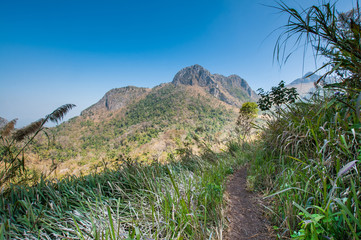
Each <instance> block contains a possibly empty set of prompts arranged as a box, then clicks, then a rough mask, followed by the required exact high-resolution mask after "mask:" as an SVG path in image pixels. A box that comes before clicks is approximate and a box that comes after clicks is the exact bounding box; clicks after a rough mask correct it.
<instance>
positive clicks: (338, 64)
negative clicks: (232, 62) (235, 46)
mask: <svg viewBox="0 0 361 240" xmlns="http://www.w3.org/2000/svg"><path fill="white" fill-rule="evenodd" d="M358 6H359V4H358V1H357V8H356V9H352V10H350V11H349V12H347V13H339V12H338V11H337V10H336V5H335V3H332V1H323V2H322V4H321V5H319V6H316V5H314V6H311V7H309V8H306V9H303V8H301V9H300V10H296V9H295V8H292V7H290V6H288V5H286V4H285V3H284V2H283V1H280V2H278V4H277V6H275V8H276V9H277V10H279V11H280V12H281V13H284V14H286V15H287V16H288V21H287V24H285V25H284V26H283V27H281V28H280V29H281V30H282V32H281V34H280V36H279V38H278V39H277V42H276V45H275V48H274V52H273V54H274V58H275V59H277V61H278V62H280V63H281V64H282V63H285V62H286V61H287V60H288V58H289V56H290V55H291V54H292V53H293V52H294V50H295V49H297V48H298V47H300V46H305V48H307V46H312V47H313V49H314V51H315V57H318V56H320V55H321V56H324V57H326V58H327V59H328V61H327V62H326V63H325V64H324V65H323V66H322V67H321V68H320V69H322V68H324V67H330V68H329V70H328V71H327V72H326V74H325V75H324V77H326V76H327V75H330V74H332V73H336V74H337V75H339V77H340V78H341V81H342V84H343V86H345V87H347V88H349V89H350V88H358V89H360V88H361V81H360V72H361V41H360V39H361V18H360V16H361V13H360V10H359V7H358Z"/></svg>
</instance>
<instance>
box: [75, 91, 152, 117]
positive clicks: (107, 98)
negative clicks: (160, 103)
mask: <svg viewBox="0 0 361 240" xmlns="http://www.w3.org/2000/svg"><path fill="white" fill-rule="evenodd" d="M148 92H149V89H148V88H138V87H133V86H128V87H123V88H114V89H112V90H110V91H109V92H107V93H106V94H105V95H104V97H103V98H102V99H100V100H99V102H97V103H96V104H94V105H92V106H90V107H89V108H87V109H85V110H84V111H82V112H81V115H82V116H86V115H90V116H91V115H93V114H94V113H96V112H100V111H115V110H118V109H120V108H122V107H125V106H126V105H128V104H130V103H131V102H132V101H134V100H136V99H139V97H141V96H142V95H144V94H146V93H148Z"/></svg>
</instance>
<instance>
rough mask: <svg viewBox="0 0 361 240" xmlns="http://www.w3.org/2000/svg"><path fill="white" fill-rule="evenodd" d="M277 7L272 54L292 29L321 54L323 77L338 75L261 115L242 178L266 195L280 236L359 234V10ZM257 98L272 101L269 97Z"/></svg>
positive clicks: (328, 6)
mask: <svg viewBox="0 0 361 240" xmlns="http://www.w3.org/2000/svg"><path fill="white" fill-rule="evenodd" d="M278 8H279V9H280V10H281V11H282V12H284V13H286V14H287V15H288V16H289V21H288V24H287V25H286V26H285V29H284V33H283V34H281V37H280V41H279V45H277V48H276V52H277V53H278V51H280V50H283V49H285V48H284V46H285V45H287V43H289V41H291V40H292V39H293V38H292V37H291V36H294V35H298V36H296V38H295V39H296V44H298V43H300V42H299V41H300V39H302V37H305V40H306V42H307V43H308V44H309V45H311V46H313V47H314V48H315V49H314V50H315V51H316V52H317V53H318V54H320V55H323V56H324V57H325V58H326V59H328V62H326V63H325V66H331V68H329V70H328V71H327V73H326V74H325V75H324V77H325V76H327V75H333V76H334V77H335V79H336V80H337V81H336V83H333V84H329V85H326V86H325V87H324V89H323V90H320V91H319V92H317V93H315V94H314V96H313V97H312V98H311V99H310V100H308V101H300V100H299V101H296V102H294V103H292V102H287V101H286V102H283V103H286V104H284V105H283V106H281V107H280V106H279V107H278V108H276V111H275V112H270V113H269V114H268V117H267V118H266V119H267V121H266V123H265V126H264V127H263V129H262V130H263V131H262V134H261V140H260V142H259V145H258V147H259V149H260V150H258V151H255V154H256V156H255V160H254V162H253V164H252V167H251V176H249V179H250V180H252V181H253V183H254V185H255V186H258V188H260V189H263V190H264V191H265V192H266V193H267V194H268V197H267V199H269V200H270V204H271V206H272V207H271V210H272V216H273V218H274V220H275V223H276V226H277V228H278V230H279V237H281V238H282V237H290V236H291V237H292V238H296V239H360V238H361V221H360V216H361V210H360V208H361V202H360V198H361V192H360V187H361V175H360V163H359V161H360V160H361V155H360V153H361V152H360V143H361V124H360V106H361V104H360V100H361V94H360V92H361V79H360V77H359V73H360V70H359V69H360V68H359V66H360V64H359V63H360V59H361V55H360V52H361V45H360V44H361V42H360V41H359V40H360V36H361V24H360V23H361V22H360V12H359V9H358V8H357V9H353V10H351V11H350V12H347V13H341V14H339V13H338V12H337V10H336V8H335V5H332V4H330V3H324V4H323V5H321V6H312V7H310V8H307V9H302V10H300V11H297V10H296V9H293V8H291V7H289V6H287V5H285V4H284V3H283V2H281V3H280V4H279V6H278ZM278 56H282V54H278ZM273 93H274V92H272V94H273ZM269 94H270V93H269ZM283 95H284V92H282V91H281V92H278V93H276V94H274V96H276V97H277V96H281V97H282V96H283ZM265 96H267V93H266V94H265ZM274 96H273V97H274ZM264 99H268V100H269V101H270V102H268V103H270V104H271V105H272V104H275V105H277V102H275V101H273V99H275V98H272V97H271V98H264ZM276 99H277V98H276ZM261 103H262V102H261ZM266 105H267V104H266ZM278 105H279V104H278ZM268 106H270V105H269V104H268Z"/></svg>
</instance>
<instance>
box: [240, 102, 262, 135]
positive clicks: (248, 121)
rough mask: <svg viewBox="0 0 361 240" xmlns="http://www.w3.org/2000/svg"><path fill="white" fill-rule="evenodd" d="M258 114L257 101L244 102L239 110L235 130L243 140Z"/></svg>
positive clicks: (249, 131)
mask: <svg viewBox="0 0 361 240" xmlns="http://www.w3.org/2000/svg"><path fill="white" fill-rule="evenodd" d="M257 115H258V108H257V103H255V102H245V103H243V104H242V107H241V109H240V110H239V116H238V119H237V123H236V124H237V127H236V131H237V132H238V133H239V134H240V137H241V139H242V141H244V140H245V139H246V138H247V137H249V135H250V134H251V129H252V123H253V121H254V119H255V118H256V117H257Z"/></svg>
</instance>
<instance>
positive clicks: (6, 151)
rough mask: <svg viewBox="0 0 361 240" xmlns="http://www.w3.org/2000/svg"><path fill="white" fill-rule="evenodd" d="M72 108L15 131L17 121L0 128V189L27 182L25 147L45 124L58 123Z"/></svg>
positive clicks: (71, 106)
mask: <svg viewBox="0 0 361 240" xmlns="http://www.w3.org/2000/svg"><path fill="white" fill-rule="evenodd" d="M73 107H75V105H74V104H65V105H63V106H61V107H59V108H57V109H55V110H54V111H53V112H52V113H50V114H48V115H46V116H45V117H44V118H41V119H39V120H38V121H35V122H33V123H31V124H29V125H27V126H25V127H23V128H21V129H17V130H16V129H15V124H16V121H17V119H14V120H12V121H10V122H8V123H7V124H6V125H5V126H4V127H2V128H0V189H4V188H6V186H8V184H10V183H20V182H22V181H25V180H27V179H26V173H27V171H26V170H27V169H26V167H25V156H24V155H25V151H26V149H27V147H28V146H29V144H30V143H31V142H32V141H33V140H34V138H35V137H36V136H37V135H38V134H39V133H40V132H41V131H44V125H45V123H47V122H48V121H51V122H55V123H58V122H59V121H60V120H62V119H63V117H64V116H65V114H66V113H67V112H68V111H69V110H71V109H72V108H73Z"/></svg>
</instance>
